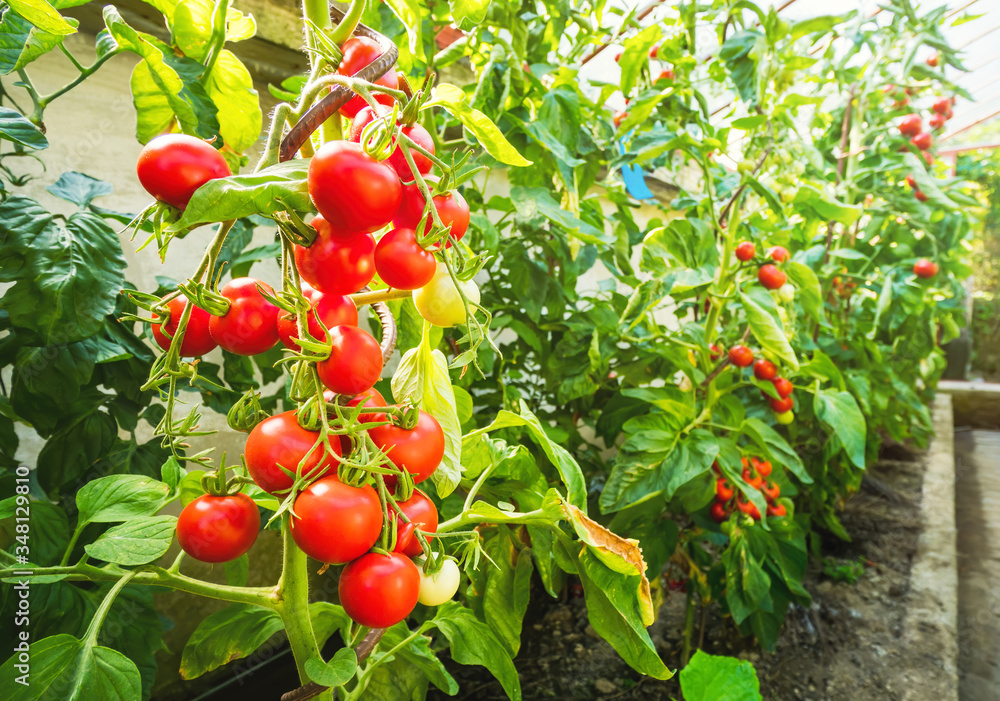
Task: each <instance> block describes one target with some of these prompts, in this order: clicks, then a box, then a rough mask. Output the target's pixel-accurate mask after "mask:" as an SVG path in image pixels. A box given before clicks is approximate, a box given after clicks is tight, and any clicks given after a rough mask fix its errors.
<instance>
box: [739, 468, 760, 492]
mask: <svg viewBox="0 0 1000 701" xmlns="http://www.w3.org/2000/svg"><path fill="white" fill-rule="evenodd" d="M743 481H744V482H746V483H747V484H749V485H750V486H751V487H753V488H754V489H760V486H761V485H762V484H764V478H763V477H761V476H760V475H759V474H757V473H756V472H751V471H750V469H749V468H746V467H745V468H743Z"/></svg>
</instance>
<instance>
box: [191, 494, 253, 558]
mask: <svg viewBox="0 0 1000 701" xmlns="http://www.w3.org/2000/svg"><path fill="white" fill-rule="evenodd" d="M258 533H260V511H258V510H257V505H256V504H254V503H253V499H251V498H250V497H248V496H247V495H246V494H233V495H232V496H226V497H223V496H213V495H211V494H203V495H202V496H200V497H198V498H197V499H195V500H194V501H192V502H191V503H190V504H188V505H187V506H185V507H184V510H183V511H181V515H180V516H178V517H177V542H178V543H180V545H181V548H182V549H183V550H184V552H186V553H187V554H188V555H190V556H191V557H193V558H194V559H195V560H201V561H202V562H229V561H230V560H235V559H236V558H238V557H239V556H240V555H242V554H243V553H245V552H246V551H247V550H249V549H250V546H252V545H253V544H254V543H255V542H256V541H257V534H258Z"/></svg>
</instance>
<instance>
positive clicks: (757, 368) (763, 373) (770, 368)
mask: <svg viewBox="0 0 1000 701" xmlns="http://www.w3.org/2000/svg"><path fill="white" fill-rule="evenodd" d="M753 376H754V377H756V378H757V379H758V380H773V379H774V378H775V377H777V376H778V367H777V366H776V365H775V364H774V363H772V362H771V361H770V360H764V359H763V358H761V359H760V360H758V361H757V362H756V363H754V364H753Z"/></svg>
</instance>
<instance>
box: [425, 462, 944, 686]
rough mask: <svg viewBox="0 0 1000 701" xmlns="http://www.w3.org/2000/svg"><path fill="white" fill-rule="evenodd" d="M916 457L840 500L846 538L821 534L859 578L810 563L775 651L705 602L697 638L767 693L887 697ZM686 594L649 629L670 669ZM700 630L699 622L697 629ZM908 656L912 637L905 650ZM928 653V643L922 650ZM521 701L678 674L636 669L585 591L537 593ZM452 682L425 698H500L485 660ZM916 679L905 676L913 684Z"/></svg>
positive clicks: (907, 555) (671, 598)
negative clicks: (745, 668) (608, 637)
mask: <svg viewBox="0 0 1000 701" xmlns="http://www.w3.org/2000/svg"><path fill="white" fill-rule="evenodd" d="M922 475H923V464H922V461H921V460H920V459H919V456H916V455H911V454H909V453H908V452H906V451H905V450H904V449H902V448H899V447H895V448H893V449H892V450H890V451H887V452H886V454H885V455H884V459H883V460H882V461H881V462H879V464H878V465H877V466H876V467H874V468H873V469H871V470H869V472H868V475H867V477H866V482H865V485H864V487H863V488H862V490H861V492H860V493H859V494H858V495H856V496H855V497H854V498H852V499H851V500H850V501H849V502H848V503H847V505H846V508H845V510H844V512H843V514H842V520H843V523H844V526H845V528H846V529H847V532H848V533H849V534H850V535H851V539H852V540H851V542H842V541H840V540H838V539H837V538H835V537H834V536H829V537H827V538H825V539H824V542H823V552H824V554H825V557H826V558H828V560H827V562H828V563H830V562H831V560H832V561H833V562H834V563H835V564H842V565H846V564H847V563H852V562H854V563H856V562H858V561H859V559H863V560H864V562H865V563H866V564H865V567H864V571H863V573H862V574H861V577H860V579H859V580H858V581H857V582H856V583H855V584H849V583H847V582H841V581H834V579H833V578H831V577H830V576H828V575H826V574H824V566H823V563H821V562H818V561H814V562H812V563H811V564H810V571H809V573H808V575H807V577H806V581H805V586H806V588H807V589H808V590H809V591H810V593H812V595H813V603H812V606H811V607H809V608H808V609H807V608H802V607H793V608H792V609H790V610H789V612H788V616H787V618H786V621H785V627H784V630H783V632H782V636H781V639H780V641H779V643H778V646H777V650H776V651H775V652H774V654H769V653H766V652H764V651H763V650H761V649H760V648H759V647H758V646H756V645H755V644H754V643H753V642H752V641H750V640H746V639H743V638H740V636H739V635H738V634H737V632H736V630H735V627H734V625H733V623H732V621H731V620H730V619H729V618H728V617H723V616H722V615H721V614H720V611H719V608H718V606H712V607H710V608H709V610H708V612H707V616H706V622H705V627H704V632H703V644H702V648H703V649H704V650H705V651H706V652H709V653H712V654H723V655H731V656H736V657H739V658H742V659H745V660H749V661H751V662H752V663H753V665H754V667H755V668H756V670H757V674H758V677H759V679H760V685H761V693H762V694H763V696H764V698H765V699H769V700H770V699H775V700H777V701H798V700H799V699H803V700H805V699H808V700H810V701H817V700H821V699H837V700H838V701H839V700H841V699H843V700H844V701H848V700H849V701H868V700H869V699H870V700H872V701H874V700H876V699H877V700H878V701H893V700H894V699H899V698H901V692H902V687H903V684H902V682H901V681H899V680H897V678H896V676H895V674H894V670H895V669H898V668H899V667H900V666H901V665H900V658H899V655H900V652H899V647H900V638H901V635H902V624H903V614H904V605H905V604H904V601H905V595H906V592H907V590H908V588H909V574H910V568H911V563H912V560H913V556H914V553H915V551H916V545H917V537H918V535H919V533H920V524H919V520H918V519H919V510H918V503H919V499H920V489H921V481H922ZM684 607H685V595H684V594H683V593H682V592H679V591H669V590H668V591H667V592H666V600H665V602H664V604H663V606H662V608H661V609H660V612H659V616H658V618H657V620H656V622H655V623H654V624H653V626H652V627H651V628H650V631H649V632H650V636H651V637H652V640H653V642H654V643H655V644H656V647H657V650H658V651H659V653H660V655H661V657H662V658H663V660H664V661H665V662H666V664H667V665H668V666H669V667H670V668H671V669H677V668H678V667H679V666H680V654H681V646H682V643H681V634H682V631H683V628H684ZM699 634H701V631H700V630H699V628H698V626H697V625H696V628H695V635H696V637H697V636H698V635H699ZM909 652H910V654H913V651H912V647H911V650H910V651H909ZM918 652H919V653H920V654H921V655H927V656H929V657H931V658H933V657H934V656H935V653H936V651H935V650H926V651H918ZM515 663H516V665H517V668H518V670H519V672H520V677H521V688H522V691H523V695H524V698H525V699H528V700H530V699H621V700H623V701H629V700H638V699H643V700H644V701H653V700H658V699H664V700H667V699H681V698H682V697H681V693H680V687H679V685H678V683H677V678H676V677H674V679H671V680H668V681H665V682H661V681H656V680H653V679H649V678H642V677H641V676H640V675H638V674H637V673H636V672H634V671H633V670H632V669H631V668H630V667H628V666H627V665H626V664H625V663H624V662H622V660H621V659H620V658H619V657H618V655H617V654H616V653H615V652H614V650H612V648H611V646H610V645H608V644H607V643H606V642H604V641H603V640H601V639H600V638H598V637H597V636H596V634H595V633H594V631H593V629H592V628H590V627H589V625H588V622H587V614H586V607H585V605H584V602H583V599H580V598H568V599H566V600H564V601H558V600H552V599H548V598H547V597H544V596H536V597H534V601H533V602H532V606H531V608H529V611H528V614H527V616H526V618H525V622H524V629H523V634H522V645H521V651H520V653H519V654H518V656H517V659H516V660H515ZM447 665H448V667H449V671H451V673H452V674H453V675H454V676H455V678H456V680H457V681H458V682H459V685H460V691H459V693H458V695H457V697H448V696H445V695H444V694H442V693H440V692H438V691H437V690H433V689H432V693H431V695H430V697H429V698H431V699H434V700H435V701H444V699H451V698H457V699H468V700H470V701H489V700H492V699H497V700H498V701H499V700H501V699H506V698H507V697H506V695H505V694H504V692H503V690H502V688H501V687H500V685H499V684H498V683H497V682H496V681H494V680H493V679H492V677H491V676H490V675H489V673H488V672H487V671H486V670H485V669H484V668H482V667H463V666H460V665H456V664H454V663H452V662H451V661H450V660H448V661H447ZM910 683H912V680H911V682H910Z"/></svg>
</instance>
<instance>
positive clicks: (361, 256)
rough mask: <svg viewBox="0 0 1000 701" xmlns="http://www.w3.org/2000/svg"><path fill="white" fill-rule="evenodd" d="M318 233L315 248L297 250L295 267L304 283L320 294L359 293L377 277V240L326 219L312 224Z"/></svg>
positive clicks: (315, 220) (314, 242)
mask: <svg viewBox="0 0 1000 701" xmlns="http://www.w3.org/2000/svg"><path fill="white" fill-rule="evenodd" d="M310 224H311V225H312V227H313V228H314V229H316V239H315V240H314V241H313V242H312V245H310V246H308V247H306V246H299V245H296V246H295V267H296V268H297V269H298V271H299V274H300V275H301V276H302V279H303V280H305V281H306V282H308V283H309V284H310V285H312V286H313V287H315V288H316V289H317V290H319V291H320V292H324V293H330V294H340V295H346V294H351V293H352V292H357V291H358V290H360V289H361V288H362V287H364V286H365V285H367V284H368V283H369V282H371V281H372V278H373V277H375V238H374V237H373V236H372V235H371V234H367V233H356V232H349V231H346V230H344V229H339V228H337V227H333V226H331V225H330V223H329V222H328V221H327V220H326V219H324V218H323V217H322V216H316V217H314V218H313V220H312V221H311V222H310Z"/></svg>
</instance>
